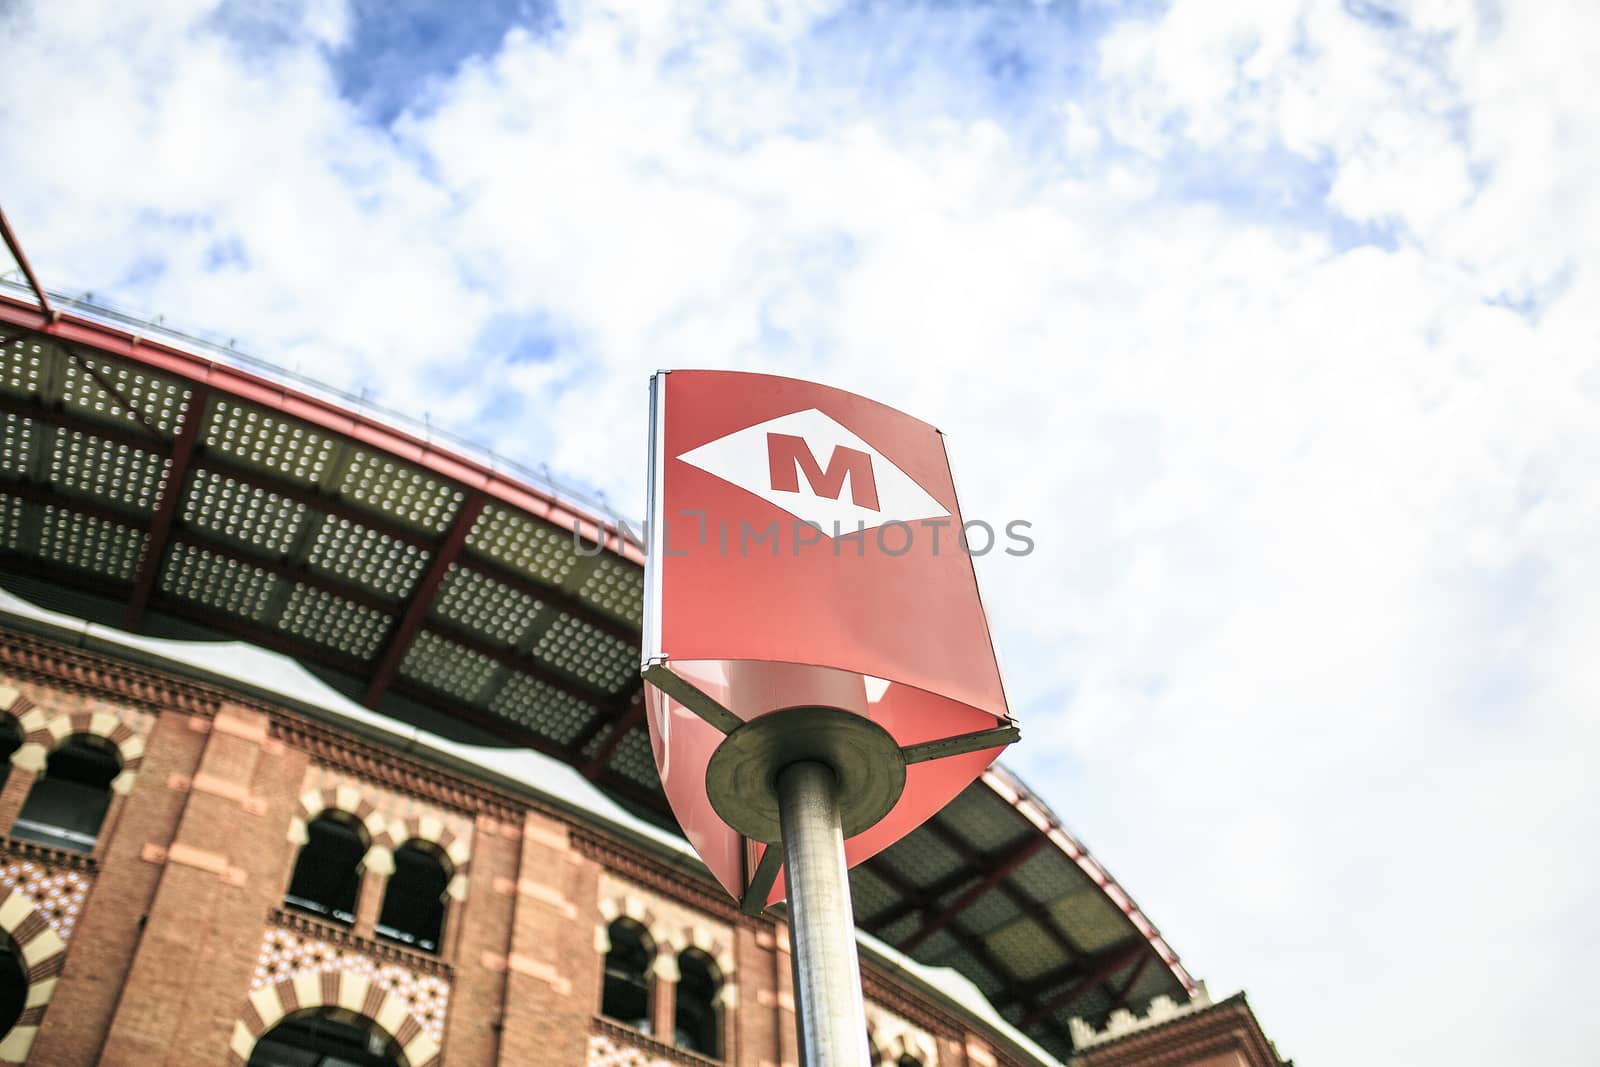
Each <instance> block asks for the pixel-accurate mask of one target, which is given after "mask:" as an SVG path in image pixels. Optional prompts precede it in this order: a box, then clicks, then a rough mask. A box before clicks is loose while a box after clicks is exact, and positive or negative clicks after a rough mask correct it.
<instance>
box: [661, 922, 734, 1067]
mask: <svg viewBox="0 0 1600 1067" xmlns="http://www.w3.org/2000/svg"><path fill="white" fill-rule="evenodd" d="M721 991H722V979H721V978H720V977H719V976H718V974H717V965H716V964H715V963H713V962H712V961H711V957H709V956H707V955H706V954H705V953H704V952H701V951H699V950H698V949H689V950H688V951H687V952H684V953H683V954H682V955H680V956H679V957H678V997H677V1011H676V1013H675V1017H674V1018H673V1021H672V1029H673V1034H672V1043H673V1044H674V1045H677V1046H678V1047H679V1048H686V1049H688V1050H689V1051H690V1052H698V1053H700V1055H702V1056H708V1057H710V1058H711V1059H716V1058H717V1057H718V1056H720V1055H721V1044H722V1043H721V1041H720V1040H719V1038H720V1036H721V1017H720V1014H719V1013H718V1011H717V999H718V994H719V993H720V992H721Z"/></svg>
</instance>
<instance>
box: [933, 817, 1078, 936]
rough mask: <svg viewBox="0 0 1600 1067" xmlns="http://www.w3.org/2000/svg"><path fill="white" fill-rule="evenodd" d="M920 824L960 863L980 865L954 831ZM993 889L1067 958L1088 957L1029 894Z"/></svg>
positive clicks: (1001, 886) (1013, 889)
mask: <svg viewBox="0 0 1600 1067" xmlns="http://www.w3.org/2000/svg"><path fill="white" fill-rule="evenodd" d="M923 825H924V826H926V827H927V828H928V829H929V831H931V832H932V833H933V835H934V836H935V837H937V838H939V840H941V841H943V842H944V843H945V844H946V845H949V846H950V848H951V849H952V850H953V851H954V852H955V853H956V855H958V856H960V857H961V859H962V861H963V862H965V863H967V864H968V865H969V866H977V865H978V864H979V863H982V862H983V857H982V856H980V855H979V854H978V853H976V852H974V851H973V850H972V846H971V845H969V844H967V843H966V842H965V841H963V840H961V838H960V837H959V836H957V834H956V833H955V832H954V831H953V830H951V829H950V828H949V827H948V826H945V825H944V824H943V823H942V822H940V821H939V820H938V819H937V818H933V819H929V820H928V821H927V822H926V823H924V824H923ZM1039 838H1040V839H1041V840H1045V841H1048V840H1049V838H1048V837H1046V836H1045V835H1043V834H1039ZM996 888H997V889H999V890H1000V892H1002V893H1004V894H1005V895H1006V896H1008V897H1010V898H1011V902H1012V903H1013V904H1015V905H1016V906H1017V908H1018V909H1019V910H1020V911H1021V912H1022V913H1023V914H1024V915H1027V916H1028V917H1030V918H1031V919H1033V921H1034V922H1035V923H1037V924H1038V925H1039V926H1040V927H1041V928H1043V930H1044V932H1045V934H1046V935H1047V936H1048V937H1049V938H1050V940H1052V941H1054V942H1055V943H1056V944H1057V945H1059V946H1060V947H1061V949H1062V951H1064V952H1065V953H1066V954H1067V956H1068V957H1069V958H1072V959H1081V958H1082V957H1084V956H1086V955H1088V953H1086V952H1084V951H1083V948H1082V947H1081V946H1080V945H1079V944H1078V943H1077V942H1076V941H1074V940H1072V938H1071V936H1069V935H1068V934H1067V932H1066V931H1065V930H1063V929H1062V928H1061V924H1060V923H1059V922H1057V921H1056V917H1055V916H1054V915H1051V914H1050V912H1049V910H1048V909H1046V908H1045V907H1044V906H1043V905H1042V904H1040V903H1039V902H1038V901H1036V900H1034V899H1033V898H1032V897H1030V896H1028V894H1026V893H1024V892H1023V891H1022V889H1021V888H1020V887H1019V886H1016V885H1013V884H1011V883H1010V882H1007V881H1004V880H1002V881H1001V882H1000V884H999V885H998V886H997V887H996Z"/></svg>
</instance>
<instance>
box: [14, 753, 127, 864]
mask: <svg viewBox="0 0 1600 1067" xmlns="http://www.w3.org/2000/svg"><path fill="white" fill-rule="evenodd" d="M121 770H122V759H121V757H120V756H119V755H118V754H117V750H116V748H115V746H113V745H112V744H111V742H109V741H107V740H105V739H104V738H102V737H93V736H91V735H89V734H78V735H76V736H74V737H69V738H67V740H65V741H63V742H62V743H61V744H60V745H58V746H57V747H56V750H55V751H54V752H52V753H50V759H49V761H48V762H47V763H46V764H45V769H44V774H43V776H41V777H40V778H38V779H37V780H35V781H34V783H33V788H32V789H30V790H28V799H27V800H26V801H25V802H24V803H23V805H22V811H21V812H20V813H19V814H18V815H17V822H16V827H15V829H13V830H12V833H13V834H14V835H15V836H17V837H25V838H27V839H28V840H30V841H42V842H44V843H45V844H47V845H54V846H56V847H57V848H70V849H75V850H76V851H78V852H90V851H93V850H94V843H95V840H96V838H98V837H99V836H100V824H101V823H103V822H105V820H106V810H107V809H108V808H110V807H111V780H112V779H113V778H115V777H116V776H117V775H118V774H119V773H120V772H121Z"/></svg>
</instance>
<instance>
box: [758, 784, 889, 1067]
mask: <svg viewBox="0 0 1600 1067" xmlns="http://www.w3.org/2000/svg"><path fill="white" fill-rule="evenodd" d="M838 788H839V783H838V778H837V777H836V776H835V775H834V773H833V769H832V768H831V767H829V766H828V765H827V764H825V763H818V762H815V761H811V760H807V761H804V762H800V763H792V764H790V765H789V766H787V767H785V768H784V769H783V770H782V771H781V772H779V774H778V819H779V824H780V826H781V827H782V830H783V864H784V871H785V877H786V878H787V879H788V891H789V940H790V942H791V944H790V955H791V958H792V961H793V964H794V1003H795V1026H796V1029H797V1030H798V1031H799V1037H800V1062H801V1064H802V1067H867V1063H868V1055H869V1053H868V1049H867V1013H866V1008H865V1007H864V1005H863V1004H862V999H861V963H860V961H859V960H858V959H857V958H856V938H855V930H856V924H855V918H854V916H853V915H852V913H851V910H850V882H849V879H848V876H847V875H846V873H845V862H844V832H843V830H842V829H841V827H840V822H839V799H838V796H837V791H838Z"/></svg>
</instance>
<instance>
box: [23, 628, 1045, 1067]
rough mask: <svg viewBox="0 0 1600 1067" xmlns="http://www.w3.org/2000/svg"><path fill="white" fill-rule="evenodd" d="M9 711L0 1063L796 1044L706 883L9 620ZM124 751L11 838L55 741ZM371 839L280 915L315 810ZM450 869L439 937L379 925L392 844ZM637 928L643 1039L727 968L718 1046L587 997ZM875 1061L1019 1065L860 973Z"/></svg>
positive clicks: (420, 767) (770, 985)
mask: <svg viewBox="0 0 1600 1067" xmlns="http://www.w3.org/2000/svg"><path fill="white" fill-rule="evenodd" d="M0 711H3V713H4V716H5V717H6V719H7V720H9V721H10V722H14V723H15V724H16V727H17V731H18V733H19V734H20V736H21V738H22V743H21V745H20V746H19V747H17V749H16V750H15V752H14V753H13V754H12V756H11V760H10V764H11V769H10V772H9V774H8V775H7V777H6V780H5V785H4V787H3V789H0V834H3V835H5V836H4V837H3V839H0V863H3V864H4V868H5V873H4V886H3V890H4V892H5V894H6V896H5V898H4V901H3V903H0V928H3V929H4V930H5V932H6V935H7V936H8V937H9V938H10V939H11V941H12V943H13V944H14V945H15V947H16V953H17V957H18V961H19V963H20V965H21V970H22V972H23V973H24V974H25V977H26V994H25V1000H26V1003H25V1007H24V1009H23V1010H22V1012H21V1013H20V1016H19V1018H18V1019H17V1021H16V1023H15V1025H14V1026H13V1027H12V1028H11V1030H10V1032H9V1033H8V1034H7V1035H6V1036H5V1037H4V1039H3V1040H0V1063H24V1062H26V1063H30V1064H50V1065H62V1067H65V1065H70V1064H106V1065H112V1064H140V1065H146V1064H213V1063H224V1062H226V1063H236V1064H242V1063H245V1062H247V1061H248V1060H249V1058H250V1056H251V1054H252V1050H253V1049H254V1048H255V1045H256V1042H257V1039H258V1038H259V1037H260V1036H261V1035H262V1034H264V1033H266V1032H268V1031H269V1030H271V1029H272V1028H273V1027H274V1026H275V1025H276V1024H278V1023H280V1022H281V1021H282V1020H283V1019H284V1018H285V1017H287V1016H291V1015H293V1014H295V1013H304V1012H307V1011H308V1010H310V1009H320V1008H335V1009H343V1011H344V1012H348V1013H350V1014H351V1015H354V1016H359V1017H360V1018H361V1019H363V1020H365V1021H366V1024H367V1025H369V1026H371V1027H372V1028H373V1029H374V1030H375V1031H376V1032H377V1033H378V1035H379V1036H380V1037H381V1038H382V1039H383V1043H385V1044H387V1045H388V1046H389V1047H390V1048H391V1049H394V1050H396V1051H398V1053H399V1055H398V1056H397V1057H396V1058H395V1062H400V1063H404V1064H407V1065H410V1067H424V1065H429V1064H439V1063H447V1064H450V1065H451V1067H457V1065H460V1067H473V1065H483V1067H488V1065H501V1064H544V1063H549V1064H591V1065H606V1067H631V1065H634V1064H652V1063H658V1062H666V1063H679V1064H704V1063H707V1062H727V1063H736V1064H748V1065H750V1067H762V1065H767V1064H772V1065H779V1064H792V1063H794V1062H795V1060H796V1052H795V1048H794V1031H793V1015H792V1013H793V999H792V995H791V992H790V977H789V961H788V958H787V936H786V930H785V927H784V925H783V924H782V923H781V922H776V921H774V920H772V919H770V918H752V917H749V916H745V915H741V914H740V913H739V912H738V911H737V910H736V909H735V908H734V907H733V906H732V904H731V902H729V901H727V900H726V899H724V898H723V897H722V896H721V895H720V894H719V893H718V892H717V891H716V889H715V887H714V886H713V885H712V884H711V883H710V882H709V880H708V879H707V878H706V877H705V876H703V875H700V874H698V873H697V872H694V871H692V870H690V869H686V868H685V867H683V866H680V865H679V864H677V863H674V862H671V861H669V860H665V859H664V858H662V857H660V856H652V855H650V854H649V852H648V850H646V849H643V848H640V847H638V846H637V845H636V844H633V843H630V842H628V841H625V840H622V839H621V838H619V837H618V836H617V835H615V834H608V833H607V832H606V831H605V829H604V828H602V827H599V826H596V825H594V824H591V823H586V822H585V821H584V820H582V819H577V818H574V817H573V816H572V815H571V813H569V812H566V811H564V810H562V809H560V808H558V807H556V806H554V805H552V804H550V803H547V802H542V801H541V798H539V797H537V796H534V795H531V794H530V795H515V794H512V793H510V792H507V791H503V790H500V789H497V788H494V787H491V786H488V785H486V784H485V783H483V782H477V781H473V780H472V779H471V778H469V777H464V776H461V775H459V774H456V773H453V772H452V771H450V770H447V769H445V768H442V767H437V766H430V765H429V764H428V763H426V762H423V761H421V760H417V759H414V758H411V757H408V756H405V755H403V754H400V753H397V752H394V751H392V750H387V749H385V748H384V747H382V746H379V745H374V744H369V743H366V742H364V741H362V740H360V739H358V738H357V737H356V736H355V735H354V734H352V733H347V732H341V731H337V730H334V729H331V728H329V727H328V726H326V725H324V724H320V723H316V722H313V721H311V720H309V719H307V718H304V717H302V716H299V715H296V714H295V713H293V712H291V711H289V710H287V709H284V708H280V707H274V706H272V705H271V704H269V703H265V702H262V701H259V700H255V699H250V698H246V697H241V696H239V695H237V694H230V693H228V692H227V691H225V690H223V689H220V688H217V687H213V686H207V685H203V684H197V683H195V682H192V681H187V680H183V679H180V678H176V677H170V676H163V675H162V674H160V673H159V672H154V671H150V670H147V669H144V668H139V667H135V666H133V665H130V664H125V663H118V662H115V661H114V660H110V659H107V658H105V657H102V656H96V655H91V654H89V653H85V652H82V651H79V650H73V649H69V648H66V647H63V646H58V645H55V644H53V643H51V642H48V641H44V640H40V639H38V638H34V637H30V636H25V635H22V634H16V633H3V634H0ZM83 737H93V738H102V739H104V740H105V741H106V742H108V743H110V744H111V745H113V746H114V747H115V748H116V750H117V752H118V753H119V755H120V759H121V770H120V771H119V773H118V776H117V778H116V779H115V782H114V783H113V786H112V788H111V798H110V803H109V806H108V807H107V809H106V812H105V816H104V821H103V824H102V825H101V827H100V828H99V831H98V833H97V834H96V835H95V840H94V843H93V845H92V846H90V847H89V848H88V850H87V851H79V850H76V849H67V848H62V847H55V846H52V845H49V844H44V843H39V842H37V841H31V840H27V839H26V838H25V837H24V836H22V835H20V834H17V833H16V823H17V819H18V815H19V812H22V811H23V810H24V804H25V802H26V799H27V797H28V795H29V794H30V792H31V791H32V790H33V789H34V786H35V783H36V781H37V780H38V778H39V777H40V776H41V774H43V773H44V770H45V767H46V764H47V761H48V758H49V756H50V755H51V753H52V752H54V751H56V750H57V749H58V748H59V747H60V746H61V745H62V744H63V743H65V742H68V741H70V740H72V739H76V738H83ZM326 812H339V813H343V814H344V815H345V816H347V817H348V818H349V819H350V820H351V821H353V822H355V823H359V824H360V825H361V826H362V827H363V828H365V830H366V831H367V833H366V835H364V837H363V840H365V841H367V842H368V846H367V852H366V854H365V855H364V856H363V862H362V865H361V882H360V889H359V895H358V903H357V907H356V910H355V912H354V916H353V922H348V923H347V922H341V921H338V920H336V919H332V918H328V917H319V916H317V915H314V914H308V913H306V912H304V911H301V910H296V909H295V908H293V907H288V906H286V905H285V895H286V893H287V891H288V889H289V884H290V880H291V876H292V873H293V871H294V868H295V861H296V857H297V854H298V853H299V851H300V850H301V849H302V848H303V847H304V845H305V841H306V839H307V833H306V827H307V824H308V823H309V822H310V821H311V820H314V819H316V818H318V817H319V816H322V815H323V814H324V813H326ZM413 841H424V842H428V843H430V844H431V845H432V846H433V847H435V848H436V849H438V850H439V853H440V854H441V855H442V856H443V857H445V858H446V860H447V861H448V864H449V867H450V874H451V877H450V880H449V887H448V891H447V893H446V898H447V906H446V908H445V918H444V926H443V935H442V937H441V938H440V945H439V949H438V951H437V952H436V953H435V952H425V951H419V950H417V949H416V948H415V947H411V946H407V945H404V944H400V943H397V942H396V941H395V940H393V939H391V938H387V937H384V936H381V935H380V934H378V933H377V932H376V930H375V926H376V925H377V919H378V915H379V909H380V905H381V901H382V900H383V898H384V896H385V888H386V887H385V883H386V881H387V880H388V878H389V877H390V872H391V871H392V869H393V853H394V850H395V849H396V848H398V847H401V846H403V845H406V844H408V843H410V842H413ZM618 922H629V923H633V924H636V925H637V926H638V927H639V928H641V929H643V930H644V931H646V932H647V934H648V938H649V941H650V943H651V945H652V946H653V949H654V958H653V960H652V962H651V966H650V973H649V978H650V983H649V984H650V987H651V988H650V997H649V1001H650V1012H651V1016H652V1019H653V1021H654V1023H655V1025H654V1026H653V1027H648V1029H650V1030H652V1032H654V1033H657V1034H665V1033H668V1032H670V1029H669V1028H670V1026H671V1023H670V1022H669V1020H671V1019H672V1017H673V1013H674V1003H673V1002H674V992H675V986H676V983H677V979H678V967H677V961H678V959H679V958H680V957H681V955H682V954H684V953H690V952H692V953H696V954H699V955H700V956H702V957H704V958H705V959H707V960H709V962H710V964H711V969H712V973H713V974H714V975H715V980H716V983H717V986H716V993H715V998H714V999H715V1004H716V1007H717V1012H716V1018H717V1025H718V1028H719V1033H718V1035H717V1038H718V1040H717V1048H716V1054H715V1056H714V1057H707V1056H702V1055H700V1054H697V1053H695V1052H692V1051H689V1050H687V1049H684V1048H678V1047H675V1046H674V1045H673V1044H671V1043H668V1042H665V1041H661V1040H657V1039H655V1038H652V1037H649V1036H647V1035H646V1034H644V1033H642V1032H641V1031H640V1029H636V1028H634V1027H631V1026H629V1025H626V1024H625V1023H623V1022H622V1021H618V1020H612V1019H607V1018H606V1017H605V1016H604V1015H603V1014H602V1013H601V1006H602V986H603V976H602V972H603V967H604V962H605V959H606V950H607V948H608V947H609V946H608V943H607V942H608V930H609V929H611V928H612V927H613V925H614V924H616V923H618ZM864 970H865V975H864V981H865V983H866V988H867V991H868V1000H869V1012H868V1014H869V1017H870V1019H871V1028H872V1032H873V1039H874V1045H875V1047H876V1048H877V1049H878V1050H879V1054H880V1062H882V1063H888V1064H895V1065H897V1067H898V1065H900V1064H908V1065H909V1064H912V1063H917V1064H923V1065H925V1067H933V1065H935V1064H942V1065H945V1067H965V1065H968V1064H972V1065H977V1067H999V1065H1007V1067H1020V1065H1022V1064H1025V1063H1029V1062H1031V1060H1030V1059H1028V1058H1026V1057H1025V1056H1024V1055H1019V1053H1018V1051H1017V1050H1016V1049H1013V1048H1008V1047H1006V1042H1005V1040H1004V1039H1003V1037H1001V1036H999V1035H997V1034H995V1033H994V1032H992V1031H991V1030H990V1029H988V1028H986V1027H985V1026H983V1025H982V1024H981V1023H980V1022H978V1021H976V1020H974V1019H963V1018H962V1016H961V1014H960V1013H959V1012H957V1011H953V1010H952V1006H951V1005H950V1004H948V1003H943V1002H941V999H940V998H939V997H938V996H937V994H936V992H935V991H932V990H929V989H918V988H916V987H915V986H914V985H913V984H911V983H907V982H906V981H904V980H903V977H899V976H895V975H892V974H890V973H887V972H886V971H885V970H884V969H882V968H880V967H877V966H875V965H874V963H873V961H872V960H871V959H870V957H869V958H868V959H867V960H866V961H865V963H864Z"/></svg>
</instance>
